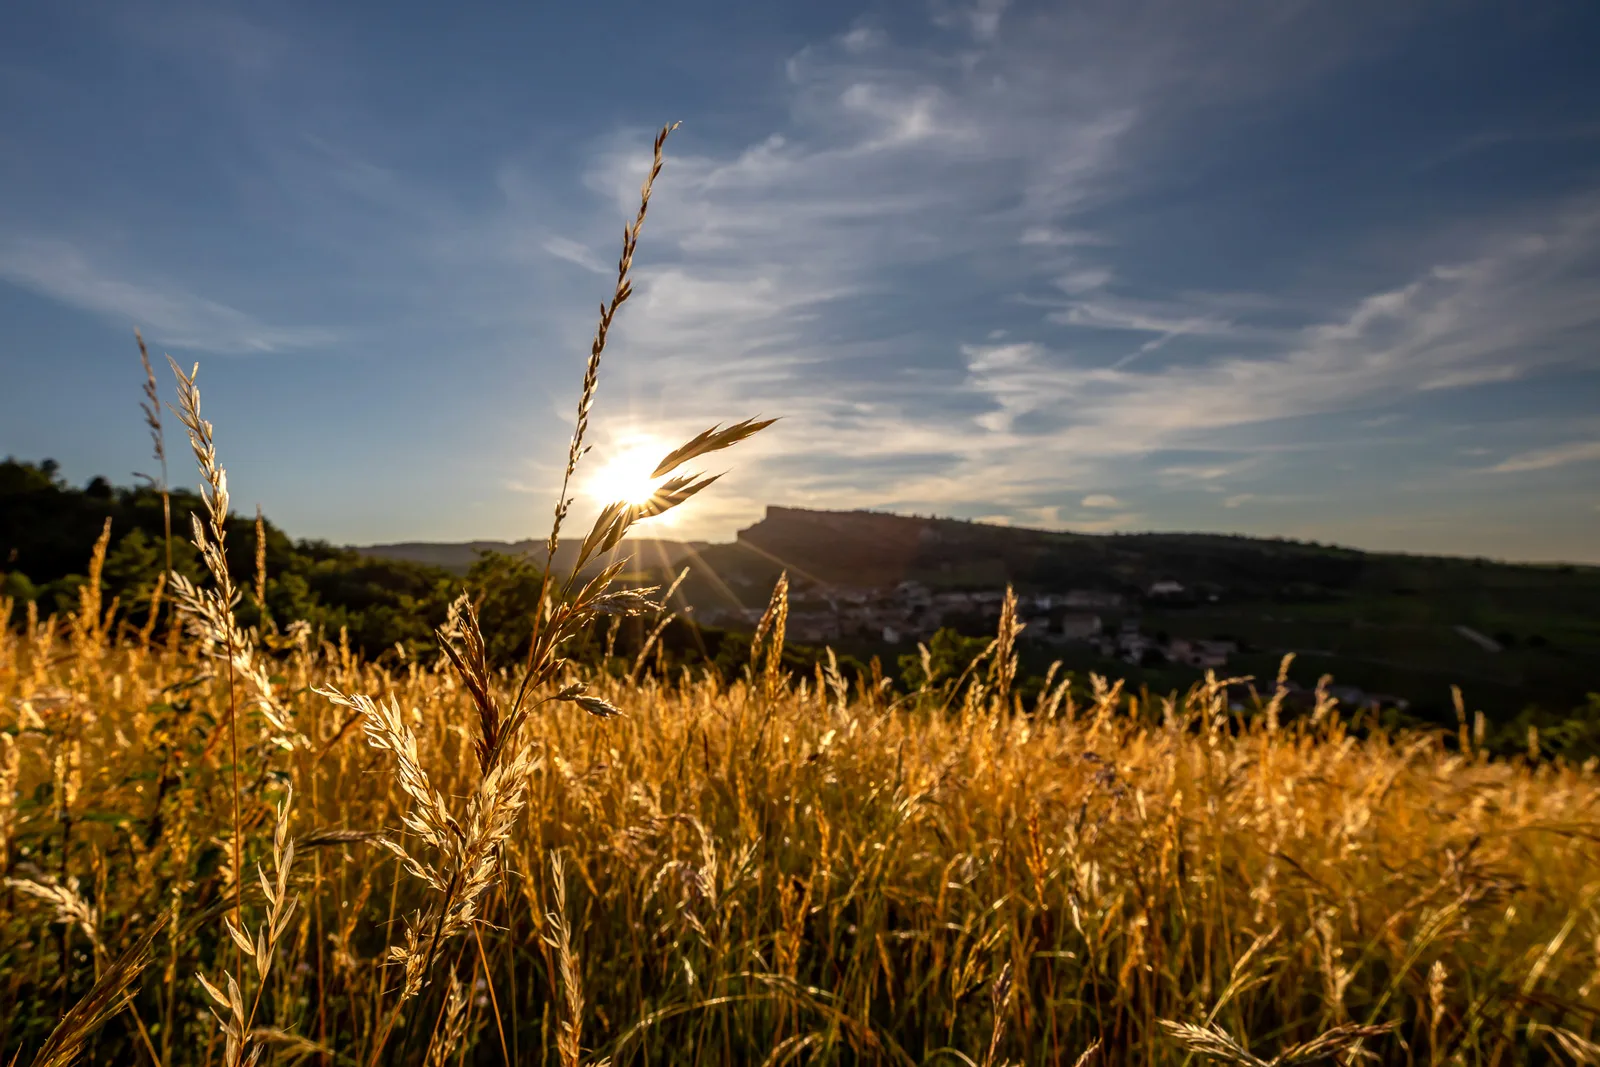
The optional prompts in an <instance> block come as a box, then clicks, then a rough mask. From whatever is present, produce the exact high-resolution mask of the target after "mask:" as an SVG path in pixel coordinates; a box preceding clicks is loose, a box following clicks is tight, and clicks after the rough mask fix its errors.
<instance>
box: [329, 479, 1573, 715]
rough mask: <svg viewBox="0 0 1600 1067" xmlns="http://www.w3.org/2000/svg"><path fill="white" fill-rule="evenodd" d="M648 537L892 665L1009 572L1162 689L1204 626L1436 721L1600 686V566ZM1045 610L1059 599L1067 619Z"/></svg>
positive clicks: (1123, 666)
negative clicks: (949, 601) (1456, 698)
mask: <svg viewBox="0 0 1600 1067" xmlns="http://www.w3.org/2000/svg"><path fill="white" fill-rule="evenodd" d="M480 545H481V546H482V547H494V548H496V550H505V549H512V550H515V549H518V548H520V547H521V546H520V545H518V546H504V548H501V547H497V546H495V545H493V544H492V543H475V544H471V545H454V546H372V547H369V548H365V549H361V551H362V552H364V553H368V554H373V555H383V554H388V553H391V552H393V553H395V554H396V556H397V558H403V559H414V560H419V561H420V560H426V561H428V562H434V563H436V564H437V565H441V566H454V567H461V566H462V561H466V560H468V556H469V553H472V552H473V551H474V549H476V548H478V547H480ZM646 546H648V548H646ZM531 547H534V548H536V549H537V548H538V546H531ZM625 548H626V546H625ZM419 550H422V551H427V552H431V553H434V554H432V555H427V556H424V555H422V554H420V551H419ZM452 552H453V553H455V555H453V556H452V555H449V554H448V553H452ZM632 552H633V553H634V555H635V558H636V560H637V562H638V563H639V565H640V568H641V569H642V570H654V571H656V572H657V573H658V574H659V575H660V576H661V577H663V578H665V577H666V573H667V572H668V571H676V570H678V569H679V568H681V567H682V566H684V565H688V566H690V567H691V573H690V577H689V580H688V581H687V582H686V583H685V586H684V590H683V593H684V602H685V603H686V604H688V605H692V606H693V607H694V609H695V610H696V612H697V613H698V615H699V617H700V618H702V619H704V620H706V621H712V622H717V623H723V624H728V625H734V626H738V625H741V624H742V625H745V626H746V627H748V626H749V625H750V624H751V623H753V621H754V615H755V614H756V613H757V611H758V610H759V608H760V607H761V606H762V605H764V604H765V603H766V600H767V597H768V595H769V593H770V592H771V590H772V585H773V582H774V581H776V579H777V577H778V575H779V574H780V573H783V572H785V571H786V572H787V573H788V574H789V578H790V583H791V588H792V591H793V595H794V599H795V604H794V612H795V614H794V616H793V617H792V619H791V627H792V628H793V629H794V632H796V633H797V634H798V635H801V636H800V637H799V639H801V640H811V641H815V642H817V643H823V642H826V643H831V644H834V645H835V646H836V647H839V648H841V649H845V648H848V649H850V650H852V651H854V652H856V653H857V654H861V655H868V654H878V655H882V656H884V657H885V659H886V661H888V662H893V657H895V656H897V655H899V654H903V653H905V652H908V651H914V648H915V642H916V641H917V640H919V639H923V640H925V639H927V638H928V637H930V636H931V633H932V631H933V630H934V629H936V628H937V627H938V626H940V625H948V626H954V627H955V628H957V629H959V630H961V631H963V632H968V633H982V632H986V628H988V627H990V626H991V625H992V621H993V618H992V616H993V613H994V612H995V611H996V610H997V607H996V605H995V604H994V603H993V602H992V601H991V602H989V603H987V604H986V605H976V606H974V607H973V608H972V609H971V610H964V611H945V612H944V613H943V614H942V615H941V614H938V613H929V612H927V611H921V612H920V613H919V611H918V609H917V604H916V603H912V602H910V601H908V599H907V598H908V597H911V598H913V599H914V598H916V597H919V596H926V597H930V598H933V599H938V598H940V597H944V596H945V595H946V594H957V593H959V592H961V591H969V592H973V593H990V594H992V593H996V592H998V591H999V590H1002V589H1003V588H1004V587H1005V586H1006V585H1008V584H1009V585H1012V586H1013V587H1015V588H1016V590H1017V591H1018V593H1019V594H1021V595H1023V596H1024V597H1032V598H1033V600H1032V601H1031V603H1034V604H1039V605H1047V604H1052V603H1054V604H1055V605H1057V606H1055V607H1054V608H1049V609H1046V608H1043V607H1040V608H1038V609H1037V611H1038V612H1039V618H1038V619H1036V620H1035V622H1034V624H1033V628H1032V629H1033V632H1032V634H1031V636H1032V637H1033V638H1034V639H1035V642H1036V644H1037V643H1038V642H1040V641H1042V640H1043V639H1045V638H1049V637H1051V636H1052V633H1051V631H1052V629H1060V631H1061V635H1064V633H1065V629H1066V628H1065V627H1063V626H1062V623H1061V613H1062V608H1061V607H1060V606H1059V605H1060V604H1062V603H1063V602H1068V603H1070V602H1071V601H1070V600H1069V599H1068V594H1072V595H1073V596H1076V598H1077V602H1079V603H1087V604H1093V605H1101V606H1099V607H1095V608H1093V609H1092V610H1093V612H1094V614H1093V615H1092V625H1093V626H1095V627H1097V630H1096V633H1097V634H1104V635H1111V634H1113V633H1116V634H1117V635H1118V637H1117V640H1116V641H1115V642H1113V641H1112V640H1111V638H1110V637H1109V636H1102V637H1098V638H1095V639H1085V640H1079V641H1071V640H1067V639H1066V638H1065V637H1064V636H1061V635H1057V636H1060V639H1059V640H1055V641H1053V642H1052V643H1050V644H1049V647H1048V648H1046V649H1044V650H1042V651H1038V652H1036V657H1037V659H1039V660H1040V661H1041V662H1044V663H1047V662H1048V661H1049V659H1052V658H1058V659H1061V660H1062V661H1063V662H1064V663H1065V664H1066V666H1067V667H1068V668H1069V669H1076V670H1085V671H1086V670H1099V671H1104V672H1108V673H1114V674H1117V675H1127V676H1129V677H1130V678H1131V679H1132V680H1133V681H1135V682H1138V681H1145V682H1148V683H1150V684H1151V685H1153V686H1156V687H1160V688H1166V687H1169V686H1180V685H1184V684H1187V683H1188V682H1190V681H1193V680H1194V679H1196V678H1198V677H1199V675H1200V674H1201V668H1200V667H1197V666H1195V665H1194V663H1180V662H1175V661H1172V660H1171V659H1170V658H1164V657H1165V656H1166V650H1167V649H1169V648H1170V647H1171V643H1172V641H1173V640H1174V639H1180V640H1188V639H1194V640H1212V641H1221V642H1225V643H1227V644H1231V645H1232V646H1233V647H1234V649H1235V651H1234V652H1232V653H1230V654H1229V655H1228V656H1227V659H1226V661H1225V663H1224V664H1222V666H1223V667H1224V668H1225V670H1226V671H1227V672H1229V673H1241V674H1243V673H1249V674H1254V675H1256V676H1258V677H1261V676H1270V675H1272V674H1273V673H1275V671H1276V668H1277V663H1278V661H1279V659H1281V657H1282V656H1283V655H1284V654H1286V653H1289V652H1293V653H1295V654H1296V656H1297V662H1296V667H1295V671H1294V674H1293V677H1295V678H1296V679H1297V680H1299V681H1300V682H1301V683H1302V684H1304V685H1306V686H1308V687H1309V686H1311V685H1313V684H1314V683H1315V682H1316V680H1317V678H1318V677H1319V676H1320V675H1321V674H1323V673H1330V674H1332V675H1334V676H1335V678H1336V679H1337V680H1338V681H1339V682H1341V683H1346V684H1348V685H1350V686H1352V687H1356V688H1357V689H1359V690H1360V691H1362V692H1365V693H1377V694H1391V695H1393V696H1395V697H1398V698H1401V699H1402V700H1403V701H1405V702H1407V703H1409V704H1411V705H1413V707H1414V710H1415V711H1416V712H1417V713H1418V714H1421V715H1424V716H1427V717H1432V718H1449V717H1451V716H1453V712H1452V711H1451V710H1450V701H1451V697H1450V686H1451V685H1460V686H1462V687H1463V688H1464V689H1465V690H1466V692H1467V694H1468V697H1469V700H1470V701H1471V703H1472V705H1473V706H1474V707H1481V708H1483V709H1485V710H1486V711H1488V712H1490V713H1491V714H1493V715H1496V716H1501V717H1504V716H1509V715H1513V714H1515V713H1516V712H1517V711H1519V710H1521V709H1522V708H1523V707H1524V706H1526V705H1528V704H1530V703H1533V704H1540V705H1542V706H1545V707H1548V708H1560V709H1568V708H1571V707H1574V706H1577V705H1580V704H1582V703H1583V702H1584V699H1585V694H1586V693H1588V692H1590V691H1593V690H1596V689H1600V667H1597V666H1596V665H1597V664H1600V606H1597V605H1600V568H1596V567H1586V566H1577V565H1529V564H1511V563H1498V562H1492V561H1488V560H1482V559H1458V558H1447V557H1432V556H1411V555H1402V554H1397V553H1373V552H1363V551H1359V550H1357V549H1351V548H1341V547H1337V546H1331V545H1320V544H1314V543H1306V542H1297V541H1287V540H1278V539H1266V538H1251V537H1239V536H1226V535H1217V534H1184V533H1144V534H1079V533H1070V532H1060V531H1048V530H1032V529H1026V528H1018V527H1007V526H994V525H988V524H984V523H978V522H965V521H960V520H954V519H938V518H923V517H914V516H901V515H891V514H883V513H877V512H866V511H813V510H806V509H800V508H787V507H770V508H768V509H767V513H766V516H765V517H764V518H763V519H762V520H761V521H760V522H757V523H755V524H753V525H751V526H749V527H747V528H745V529H743V530H740V531H739V532H738V535H737V538H736V540H734V541H733V542H731V543H723V544H709V545H706V544H692V545H691V544H683V543H677V542H670V541H653V542H639V543H637V545H636V546H635V547H634V548H633V549H632ZM407 553H412V554H407ZM653 554H654V555H655V559H654V560H652V558H651V556H652V555H653ZM902 583H912V586H911V587H908V588H909V589H910V592H907V591H905V590H902V589H900V587H901V585H902ZM919 590H920V591H919ZM1153 590H1160V591H1161V592H1153ZM1052 597H1053V598H1054V600H1052V599H1051V598H1052ZM1108 604H1109V605H1114V606H1111V607H1106V606H1104V605H1108ZM1069 610H1076V609H1069ZM1047 611H1050V612H1053V613H1054V614H1053V617H1052V618H1051V621H1049V622H1046V614H1045V613H1046V612H1047ZM1130 628H1131V629H1132V630H1133V632H1134V634H1135V635H1138V636H1142V637H1143V638H1144V642H1143V644H1139V643H1137V642H1133V643H1132V644H1131V646H1130V642H1129V641H1127V640H1124V639H1123V638H1122V636H1121V634H1122V632H1123V631H1126V630H1129V629H1130ZM888 637H893V638H894V639H893V640H889V639H887V638H888ZM1096 640H1098V642H1099V643H1096ZM1130 647H1131V649H1132V650H1131V652H1130ZM1151 649H1154V650H1155V651H1156V653H1157V655H1154V656H1152V655H1151V654H1149V653H1150V650H1151Z"/></svg>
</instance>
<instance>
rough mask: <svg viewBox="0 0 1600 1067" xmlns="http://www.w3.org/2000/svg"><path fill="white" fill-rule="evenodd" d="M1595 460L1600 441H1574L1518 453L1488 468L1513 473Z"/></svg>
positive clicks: (1599, 453) (1494, 471) (1503, 472)
mask: <svg viewBox="0 0 1600 1067" xmlns="http://www.w3.org/2000/svg"><path fill="white" fill-rule="evenodd" d="M1595 460H1600V441H1574V442H1572V443H1571V444H1566V445H1558V446H1556V447H1554V448H1540V449H1536V450H1534V451H1532V452H1522V453H1519V454H1518V455H1515V456H1511V457H1509V458H1507V459H1504V460H1502V461H1500V462H1499V463H1496V464H1495V465H1494V466H1493V467H1489V468H1488V470H1489V471H1490V472H1492V473H1495V474H1513V473H1518V472H1522V471H1542V470H1549V469H1551V468H1552V467H1565V466H1566V465H1567V464H1569V463H1591V462H1594V461H1595Z"/></svg>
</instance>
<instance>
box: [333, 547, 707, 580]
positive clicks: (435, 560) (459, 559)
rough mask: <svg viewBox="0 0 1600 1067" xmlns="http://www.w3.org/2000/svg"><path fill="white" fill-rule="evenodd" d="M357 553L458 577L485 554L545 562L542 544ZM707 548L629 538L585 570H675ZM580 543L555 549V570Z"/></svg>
mask: <svg viewBox="0 0 1600 1067" xmlns="http://www.w3.org/2000/svg"><path fill="white" fill-rule="evenodd" d="M352 547H353V548H354V550H355V551H356V552H357V553H359V554H361V555H363V556H369V557H372V558H374V559H393V560H404V561H406V562H410V563H425V564H427V565H429V566H432V567H442V568H444V569H445V570H447V571H451V572H453V573H455V574H465V573H467V569H468V568H469V567H471V566H472V564H473V563H474V562H476V561H477V559H478V557H479V556H481V555H483V554H484V553H486V552H498V553H501V554H502V555H507V556H526V557H528V558H529V559H532V560H534V561H536V562H537V563H538V564H539V565H540V566H541V567H542V566H543V565H544V559H545V543H544V542H543V541H534V540H526V541H401V542H397V543H395V544H387V545H355V546H352ZM704 547H706V546H705V544H704V543H703V542H685V541H662V540H657V539H653V538H637V539H633V538H630V539H629V540H626V541H624V542H623V543H622V544H621V545H619V546H618V547H617V548H616V549H615V550H613V551H612V552H611V553H609V554H607V555H606V556H605V557H603V558H602V559H598V560H596V561H595V562H594V563H591V564H589V566H588V567H586V568H585V570H586V571H587V570H590V569H596V570H597V569H599V567H601V566H604V565H605V564H606V563H609V562H610V561H611V560H613V559H615V558H617V557H618V556H629V557H631V558H632V559H633V560H634V561H635V562H636V563H637V564H638V565H639V566H640V567H648V568H672V567H676V566H680V565H681V563H682V561H683V560H684V559H685V558H687V557H689V556H692V555H693V554H694V553H696V552H697V551H699V550H700V549H702V548H704ZM578 548H579V542H577V541H572V540H569V541H564V542H562V543H561V545H560V546H559V547H558V548H557V549H556V558H555V569H556V570H557V571H560V572H562V573H565V572H567V571H569V570H571V569H572V564H573V561H574V560H575V559H576V558H577V554H578Z"/></svg>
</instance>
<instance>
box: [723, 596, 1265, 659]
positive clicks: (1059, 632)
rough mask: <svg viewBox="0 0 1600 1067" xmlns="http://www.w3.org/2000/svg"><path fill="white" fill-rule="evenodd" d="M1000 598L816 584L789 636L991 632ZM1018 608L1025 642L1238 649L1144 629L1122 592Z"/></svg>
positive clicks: (1129, 654)
mask: <svg viewBox="0 0 1600 1067" xmlns="http://www.w3.org/2000/svg"><path fill="white" fill-rule="evenodd" d="M1184 592H1185V590H1184V587H1183V586H1182V585H1181V584H1180V583H1178V582H1175V581H1170V580H1166V581H1159V582H1155V583H1153V584H1152V585H1151V586H1150V588H1149V589H1147V590H1145V591H1144V593H1145V595H1144V598H1143V599H1148V600H1150V601H1154V602H1159V601H1161V600H1162V599H1169V598H1171V597H1174V596H1179V595H1182V594H1183V593H1184ZM1004 599H1005V594H1004V593H1003V592H1000V591H998V590H995V591H989V590H985V591H976V592H971V591H960V590H940V591H935V590H932V589H930V588H929V587H928V586H926V585H924V584H923V583H921V582H916V581H905V582H901V583H899V584H898V585H895V586H891V587H888V588H883V589H849V588H827V587H821V586H814V587H812V588H809V589H805V590H800V591H796V592H795V593H793V594H792V595H791V599H790V603H789V619H788V634H789V638H790V639H791V640H793V641H796V642H798V643H801V644H824V643H827V642H830V641H838V640H840V639H843V638H859V639H867V640H881V641H883V642H885V643H887V644H900V643H902V642H911V641H925V640H927V639H928V638H930V637H932V636H933V635H934V633H935V632H937V631H938V630H939V629H940V627H944V626H956V627H960V626H961V625H962V624H970V625H971V626H972V627H974V628H976V629H979V630H983V629H992V626H993V621H994V620H995V619H997V618H998V617H999V615H1000V607H1001V604H1002V602H1003V601H1004ZM1017 610H1018V614H1019V616H1020V617H1021V619H1022V621H1023V623H1024V629H1023V631H1022V640H1024V641H1027V642H1030V643H1037V644H1045V645H1069V644H1083V645H1088V646H1091V647H1093V648H1095V649H1096V650H1098V651H1099V653H1100V654H1101V655H1103V656H1107V657H1112V658H1117V659H1121V660H1123V661H1125V662H1127V663H1131V664H1144V665H1150V664H1154V663H1174V664H1180V665H1182V666H1186V667H1194V668H1198V669H1202V670H1204V669H1207V668H1222V667H1225V666H1227V663H1228V657H1229V656H1230V655H1233V654H1235V653H1237V652H1238V650H1239V649H1238V645H1237V643H1236V642H1234V641H1228V640H1199V639H1191V638H1183V637H1170V636H1168V635H1166V634H1155V635H1152V634H1147V633H1145V632H1144V631H1143V630H1142V629H1141V626H1140V618H1139V614H1138V604H1137V603H1132V602H1130V600H1129V598H1128V597H1127V596H1126V595H1125V594H1123V593H1120V592H1111V591H1106V590H1097V589H1073V590H1068V591H1065V592H1059V593H1020V594H1018V595H1017ZM700 617H701V619H702V621H704V622H706V623H708V624H713V625H731V626H742V627H753V626H755V625H756V623H757V622H758V621H759V619H760V617H761V611H760V610H759V609H753V608H749V609H722V610H710V611H704V612H702V613H701V615H700ZM1108 618H1109V619H1110V620H1111V622H1109V623H1108V621H1107V619H1108Z"/></svg>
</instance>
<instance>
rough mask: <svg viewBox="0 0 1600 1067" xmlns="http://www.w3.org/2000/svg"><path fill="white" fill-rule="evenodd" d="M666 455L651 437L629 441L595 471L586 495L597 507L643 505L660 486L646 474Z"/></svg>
mask: <svg viewBox="0 0 1600 1067" xmlns="http://www.w3.org/2000/svg"><path fill="white" fill-rule="evenodd" d="M667 451H668V448H667V446H666V445H664V444H662V443H661V442H660V441H658V440H656V439H655V438H653V437H640V438H633V439H630V440H629V441H627V442H626V443H625V444H623V445H622V446H621V447H620V448H618V449H617V450H616V451H615V452H614V453H613V454H612V455H611V457H610V458H608V459H607V460H605V461H604V462H603V463H602V464H601V465H600V466H599V467H597V468H595V470H594V472H593V473H592V474H591V475H590V476H589V480H588V483H587V486H586V492H587V493H588V494H589V496H590V497H591V498H592V499H593V500H594V501H595V503H597V504H611V503H614V502H617V501H624V502H626V503H629V504H643V503H644V502H645V501H647V500H649V499H650V497H651V496H652V495H653V494H654V493H655V491H656V487H657V486H658V485H660V484H661V482H662V479H660V478H652V477H651V476H650V472H651V471H652V470H654V469H655V466H656V464H657V463H659V462H661V457H662V456H665V455H666V454H667Z"/></svg>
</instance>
